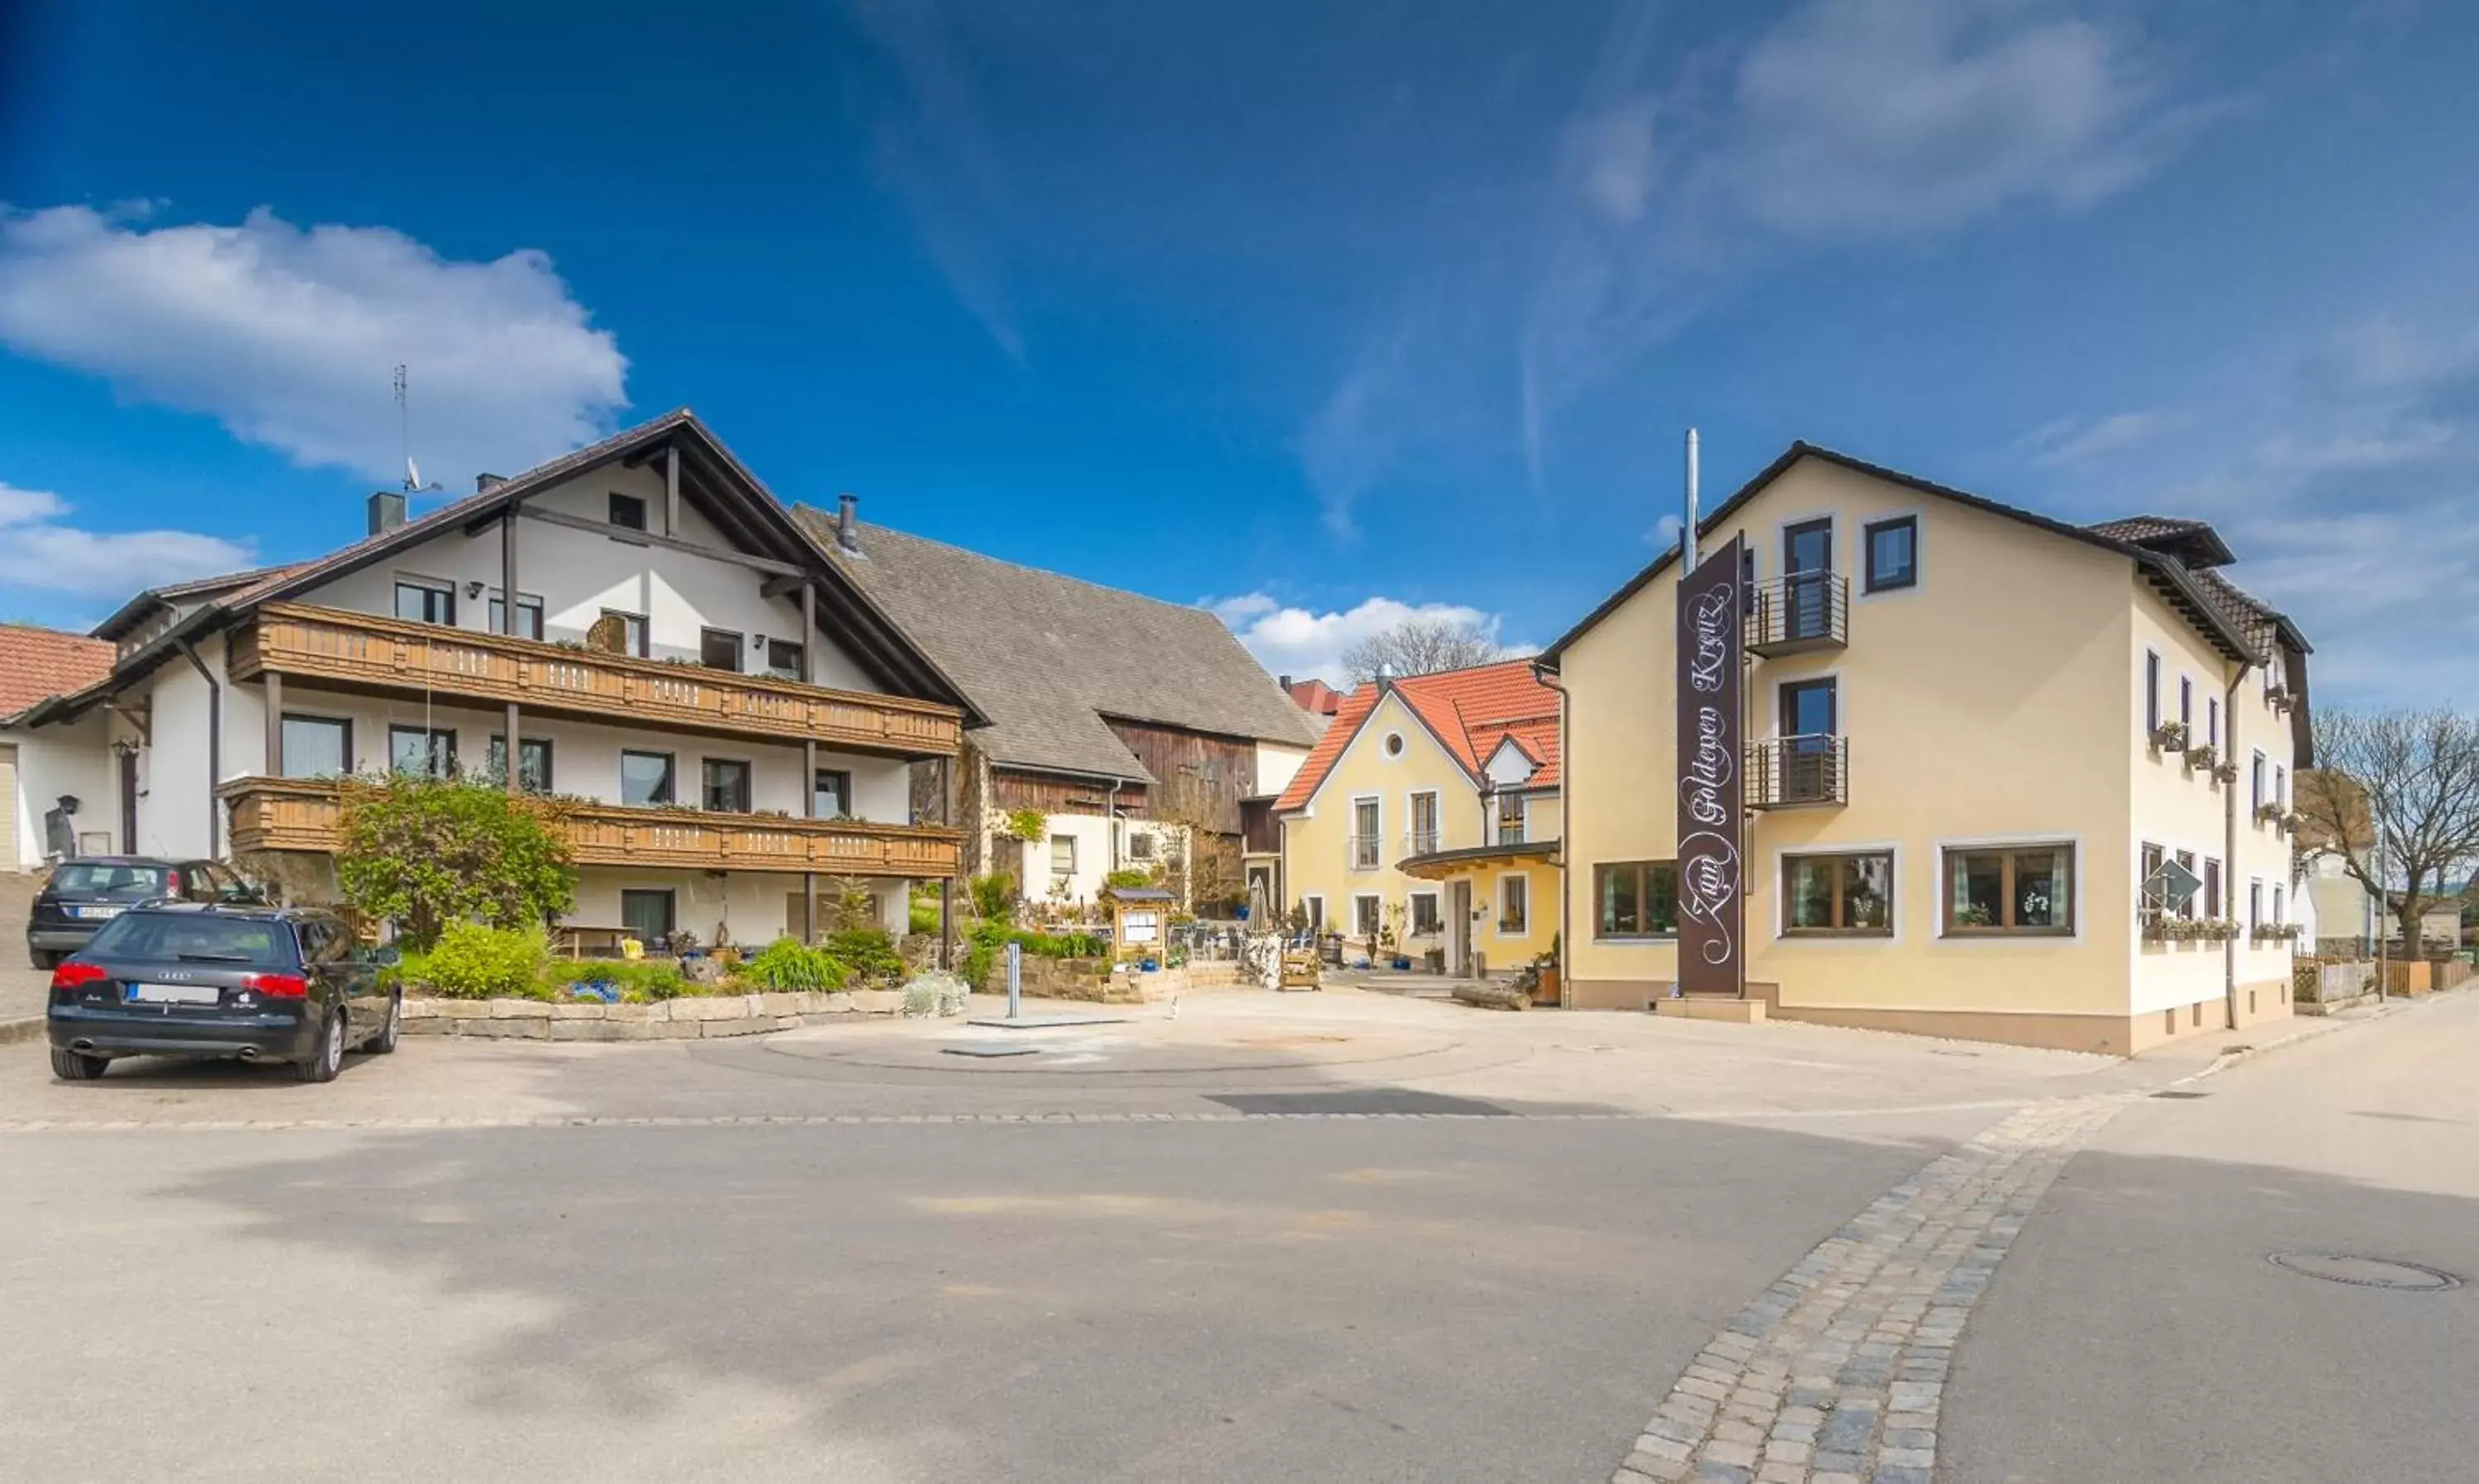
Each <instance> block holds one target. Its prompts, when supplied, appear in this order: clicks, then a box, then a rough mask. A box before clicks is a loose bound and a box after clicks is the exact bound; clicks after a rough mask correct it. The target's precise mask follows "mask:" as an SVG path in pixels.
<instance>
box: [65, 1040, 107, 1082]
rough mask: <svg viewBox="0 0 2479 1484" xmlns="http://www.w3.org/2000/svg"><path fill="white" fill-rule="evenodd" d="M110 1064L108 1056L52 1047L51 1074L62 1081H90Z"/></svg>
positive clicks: (101, 1073)
mask: <svg viewBox="0 0 2479 1484" xmlns="http://www.w3.org/2000/svg"><path fill="white" fill-rule="evenodd" d="M111 1064H112V1059H111V1058H109V1057H90V1056H88V1055H87V1054H86V1053H85V1052H83V1051H63V1050H62V1049H60V1048H59V1047H57V1046H55V1047H53V1048H52V1075H53V1076H55V1077H57V1078H59V1079H60V1080H61V1081H63V1082H92V1081H94V1080H95V1079H96V1078H98V1077H100V1076H102V1075H103V1069H104V1068H105V1067H107V1066H110V1065H111Z"/></svg>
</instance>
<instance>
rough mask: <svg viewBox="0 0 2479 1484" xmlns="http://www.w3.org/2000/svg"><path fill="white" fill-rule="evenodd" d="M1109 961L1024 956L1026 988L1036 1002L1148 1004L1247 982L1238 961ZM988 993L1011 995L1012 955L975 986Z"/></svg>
mask: <svg viewBox="0 0 2479 1484" xmlns="http://www.w3.org/2000/svg"><path fill="white" fill-rule="evenodd" d="M1113 967H1114V966H1113V965H1112V962H1111V960H1110V959H1042V958H1036V957H1035V956H1034V955H1032V954H1027V955H1025V958H1024V976H1023V988H1024V993H1025V995H1026V996H1027V997H1028V998H1031V999H1036V1000H1084V1001H1087V1002H1090V1003H1093V1004H1097V1005H1146V1004H1152V1003H1154V1002H1156V1001H1160V1000H1163V999H1167V998H1168V997H1170V996H1171V995H1174V994H1182V993H1185V992H1187V991H1188V990H1190V989H1202V988H1206V987H1209V986H1225V985H1240V984H1242V983H1244V982H1245V981H1244V980H1243V978H1242V977H1241V973H1240V965H1239V964H1237V963H1190V964H1186V965H1183V966H1182V967H1179V968H1175V969H1157V970H1155V971H1154V972H1152V973H1150V974H1147V973H1142V972H1139V971H1137V970H1134V969H1130V970H1125V971H1121V972H1113ZM973 987H974V988H976V989H978V990H980V991H981V992H982V993H984V994H1005V993H1007V956H1006V955H1005V954H1004V953H1002V954H999V955H997V956H996V957H995V958H994V959H993V960H992V962H991V964H990V972H989V974H988V976H987V977H986V978H984V980H983V981H982V983H980V984H979V985H974V986H973Z"/></svg>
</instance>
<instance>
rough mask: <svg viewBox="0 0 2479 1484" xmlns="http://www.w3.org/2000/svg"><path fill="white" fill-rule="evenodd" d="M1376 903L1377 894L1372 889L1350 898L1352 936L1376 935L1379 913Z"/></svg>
mask: <svg viewBox="0 0 2479 1484" xmlns="http://www.w3.org/2000/svg"><path fill="white" fill-rule="evenodd" d="M1377 905H1378V904H1377V894H1376V893H1375V892H1373V891H1364V892H1361V893H1360V894H1359V895H1357V896H1355V897H1353V898H1352V899H1351V935H1352V936H1354V937H1375V936H1376V935H1377V923H1378V915H1379V914H1378V910H1377Z"/></svg>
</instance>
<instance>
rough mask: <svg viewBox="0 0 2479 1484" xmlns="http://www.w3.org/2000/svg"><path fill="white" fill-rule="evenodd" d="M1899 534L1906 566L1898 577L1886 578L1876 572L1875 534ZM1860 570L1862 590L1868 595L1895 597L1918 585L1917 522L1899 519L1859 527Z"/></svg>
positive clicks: (1914, 518)
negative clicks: (1903, 538) (1862, 578)
mask: <svg viewBox="0 0 2479 1484" xmlns="http://www.w3.org/2000/svg"><path fill="white" fill-rule="evenodd" d="M1892 530H1900V531H1902V532H1904V536H1905V541H1904V550H1903V555H1904V562H1905V565H1904V568H1903V571H1902V574H1901V575H1900V576H1883V575H1881V574H1879V573H1878V570H1877V533H1878V531H1892ZM1859 553H1860V567H1861V570H1862V572H1863V574H1864V578H1865V580H1864V582H1863V585H1862V588H1861V591H1863V592H1869V593H1898V592H1901V591H1902V590H1903V589H1904V588H1908V587H1917V586H1919V585H1920V518H1919V517H1918V516H1915V515H1898V516H1894V517H1892V518H1891V519H1888V520H1883V521H1871V522H1869V523H1868V524H1867V525H1862V526H1860V527H1859Z"/></svg>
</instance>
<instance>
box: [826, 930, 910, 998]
mask: <svg viewBox="0 0 2479 1484" xmlns="http://www.w3.org/2000/svg"><path fill="white" fill-rule="evenodd" d="M826 948H827V952H828V953H830V954H832V955H833V956H834V957H835V958H836V959H840V960H842V962H843V963H844V965H845V966H846V967H847V968H850V969H851V970H852V972H853V973H854V975H855V976H856V977H858V978H859V979H861V980H863V981H865V982H867V983H870V984H883V985H892V984H900V983H901V982H902V981H903V979H904V956H903V955H902V954H899V953H897V952H896V951H895V943H894V940H893V939H891V938H889V937H888V936H887V935H886V934H884V933H882V932H880V931H879V930H878V929H876V928H856V929H853V930H851V931H849V932H844V933H830V934H827V943H826Z"/></svg>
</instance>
